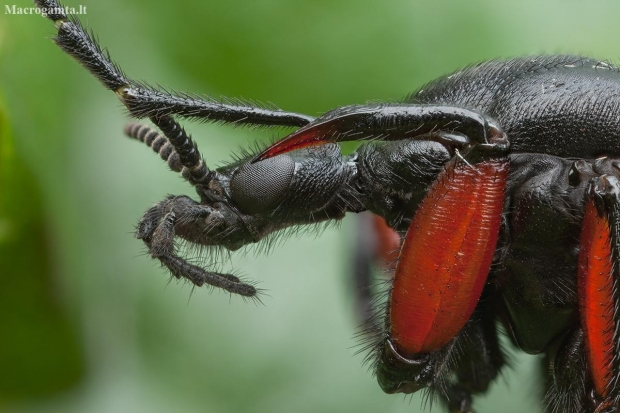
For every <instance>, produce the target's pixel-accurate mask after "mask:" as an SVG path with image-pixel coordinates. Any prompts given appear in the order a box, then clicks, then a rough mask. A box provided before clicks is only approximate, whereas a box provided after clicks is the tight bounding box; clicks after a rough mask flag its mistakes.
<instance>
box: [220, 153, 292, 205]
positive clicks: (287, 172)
mask: <svg viewBox="0 0 620 413" xmlns="http://www.w3.org/2000/svg"><path fill="white" fill-rule="evenodd" d="M294 173H295V162H294V161H293V160H292V159H291V157H290V156H288V155H282V156H276V157H273V158H269V159H266V160H264V161H260V162H256V163H249V162H248V163H246V164H244V165H242V166H240V167H239V169H237V170H236V171H235V173H234V175H233V177H232V179H231V181H230V191H231V196H232V199H233V201H234V202H235V204H236V205H237V206H238V207H239V209H241V210H242V211H243V212H245V213H248V214H256V213H265V212H271V210H272V209H273V207H275V206H276V205H277V204H278V203H279V202H280V201H281V200H282V198H283V197H284V196H285V195H286V191H287V190H288V188H289V186H290V183H291V180H292V178H293V175H294Z"/></svg>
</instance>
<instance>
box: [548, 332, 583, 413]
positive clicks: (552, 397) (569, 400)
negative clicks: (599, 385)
mask: <svg viewBox="0 0 620 413" xmlns="http://www.w3.org/2000/svg"><path fill="white" fill-rule="evenodd" d="M556 341H557V342H556V343H554V345H553V346H551V349H550V350H548V353H547V358H549V359H550V361H551V363H550V366H549V370H548V374H550V376H551V377H550V378H549V380H548V386H547V387H548V389H547V395H546V397H545V405H546V411H547V412H548V413H584V412H592V411H593V410H594V409H593V408H594V406H593V404H592V401H593V400H592V399H591V397H590V395H589V394H588V385H587V382H588V377H587V374H588V362H587V360H586V356H585V352H584V342H583V332H582V330H581V329H579V328H577V329H574V330H573V331H571V332H569V333H568V334H566V335H564V336H561V338H560V339H559V340H556Z"/></svg>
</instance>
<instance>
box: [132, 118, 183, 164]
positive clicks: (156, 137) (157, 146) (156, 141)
mask: <svg viewBox="0 0 620 413" xmlns="http://www.w3.org/2000/svg"><path fill="white" fill-rule="evenodd" d="M123 132H125V135H127V136H129V137H130V138H134V139H137V140H139V141H140V142H142V143H144V144H146V146H148V147H149V148H151V149H152V150H153V151H154V152H155V153H157V154H159V156H160V157H161V159H163V160H164V162H166V163H167V164H168V166H169V167H170V169H172V170H173V171H174V172H181V171H182V170H183V165H181V160H180V159H179V154H178V153H177V152H176V151H175V150H174V147H173V146H172V145H171V144H170V142H168V139H166V137H165V136H163V135H162V134H160V133H159V132H158V131H156V130H155V129H153V128H151V127H150V126H147V125H142V124H140V123H130V124H128V125H127V126H125V129H123Z"/></svg>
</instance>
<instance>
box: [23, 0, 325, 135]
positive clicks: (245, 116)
mask: <svg viewBox="0 0 620 413" xmlns="http://www.w3.org/2000/svg"><path fill="white" fill-rule="evenodd" d="M35 4H36V5H37V6H39V7H41V8H45V9H47V10H52V9H53V10H54V12H53V13H50V14H48V15H47V17H48V18H49V19H50V20H52V21H54V22H55V23H56V27H57V29H58V35H57V36H56V38H55V41H56V44H57V45H58V46H59V47H60V48H61V49H62V50H64V51H65V52H66V53H67V54H69V55H71V56H73V57H74V58H75V59H76V60H77V61H78V62H79V63H80V64H81V65H82V66H84V67H85V68H86V69H87V70H88V71H89V72H90V73H92V74H93V75H94V76H95V77H96V78H97V79H99V81H101V83H103V85H104V86H105V87H106V88H107V89H109V90H112V91H114V92H116V93H117V95H118V96H119V98H120V99H121V101H122V102H123V103H124V104H125V106H126V107H127V109H128V110H129V113H130V114H131V115H133V116H135V117H138V118H152V117H158V118H161V117H163V116H169V115H174V114H176V115H179V116H183V117H192V118H200V119H204V120H205V121H213V122H229V123H235V124H251V125H268V126H269V125H276V126H303V125H306V124H307V123H309V122H311V121H312V120H313V118H312V117H310V116H305V115H301V114H297V113H292V112H284V111H282V110H279V109H267V108H260V107H255V106H250V105H248V104H245V103H243V102H235V101H233V100H231V102H232V103H226V102H218V101H216V100H215V99H210V98H202V97H199V96H194V95H190V94H184V93H179V94H175V93H170V92H167V91H162V90H157V89H154V88H152V87H149V86H147V85H145V84H142V83H140V82H136V81H134V80H132V79H129V78H127V77H126V76H125V75H124V74H123V72H122V70H121V69H120V68H119V67H118V66H117V65H116V64H115V63H114V62H112V60H111V59H110V56H109V55H108V53H107V51H104V50H102V49H101V47H100V46H99V45H98V44H97V42H96V41H95V40H94V38H93V36H92V35H90V34H89V33H88V32H87V31H86V30H85V29H84V27H83V26H82V24H81V23H80V22H79V21H78V20H77V19H76V18H74V17H71V16H69V17H68V16H66V15H65V13H64V12H63V9H62V7H63V6H62V5H61V4H60V3H59V2H58V1H56V0H35Z"/></svg>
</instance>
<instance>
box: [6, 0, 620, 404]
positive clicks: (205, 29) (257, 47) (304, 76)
mask: <svg viewBox="0 0 620 413" xmlns="http://www.w3.org/2000/svg"><path fill="white" fill-rule="evenodd" d="M15 1H16V3H15V4H16V5H17V6H29V5H30V3H29V2H27V1H22V0H15ZM5 4H7V3H3V4H2V13H0V411H3V412H4V411H6V412H56V411H58V412H147V411H148V412H167V411H172V410H175V411H183V412H317V411H321V412H367V411H381V412H415V411H418V409H419V408H420V404H421V397H420V396H419V395H414V396H413V397H403V396H399V395H396V396H388V395H385V394H383V393H382V392H381V390H380V389H379V387H378V385H377V384H376V382H375V380H374V379H373V377H372V376H371V374H370V373H369V372H368V371H367V370H366V368H364V367H362V366H361V361H362V357H360V356H354V353H355V348H354V345H355V340H354V339H353V338H352V336H353V334H354V332H355V326H356V324H357V322H356V320H355V318H354V316H353V311H352V291H351V289H350V286H349V284H348V281H347V279H346V275H347V272H348V271H349V263H348V261H347V256H348V254H349V252H350V249H351V241H352V234H353V233H354V232H353V229H354V228H353V221H351V220H345V222H344V223H343V225H342V227H341V229H340V230H336V229H330V230H328V231H326V232H325V233H324V234H323V235H322V236H321V237H319V238H316V237H315V236H313V235H307V236H302V237H299V238H293V239H290V240H288V241H287V242H286V243H285V244H283V245H281V246H280V247H278V248H276V249H275V250H274V251H273V252H272V253H271V254H270V255H268V256H258V257H256V256H254V254H251V253H250V254H247V255H243V254H235V255H234V256H233V266H234V267H235V268H236V269H238V270H240V271H241V272H242V273H244V274H245V275H247V276H248V277H249V278H251V279H255V280H259V281H260V287H262V288H265V289H267V290H268V296H266V297H264V300H263V301H264V303H265V305H264V306H261V305H258V306H257V305H254V304H252V303H247V302H244V301H243V300H241V299H239V298H236V297H232V298H230V297H229V296H228V295H226V294H222V293H218V292H214V293H211V292H209V291H207V290H204V289H198V290H194V291H192V289H191V288H190V287H189V286H188V285H183V284H177V283H175V282H172V283H170V284H168V278H167V276H166V275H165V274H164V273H163V271H162V270H160V268H158V266H157V265H156V264H154V263H153V262H152V261H151V260H149V259H148V258H147V257H145V256H144V250H143V248H142V246H141V243H140V242H138V241H137V240H135V239H133V236H132V229H133V227H134V225H135V224H136V222H137V220H138V218H139V217H140V216H141V214H142V212H143V211H144V210H146V209H147V208H148V207H149V206H150V205H151V204H152V203H154V202H156V201H158V200H160V199H161V198H163V197H164V196H165V195H167V194H169V193H174V194H181V193H186V194H192V190H191V189H190V188H189V187H188V186H187V185H186V184H185V183H184V182H183V181H181V179H180V178H179V177H177V176H175V174H173V173H170V172H169V171H168V170H167V168H166V167H165V165H164V164H163V163H162V162H161V161H160V160H159V159H158V158H157V157H156V156H155V155H154V154H152V153H151V152H150V150H148V149H147V148H145V147H144V146H143V145H140V144H138V143H136V142H132V141H129V140H128V139H126V138H124V137H123V135H122V132H121V130H122V127H123V125H124V124H125V122H126V121H127V119H126V116H125V115H124V110H123V109H122V108H121V107H120V104H119V103H118V102H117V100H116V98H115V97H114V95H113V94H112V93H109V92H106V91H105V90H104V89H103V87H102V86H100V85H99V84H98V83H97V81H96V80H95V79H94V78H92V77H91V76H90V75H89V74H88V73H87V72H86V71H85V70H84V69H82V68H81V67H79V66H78V64H76V63H75V62H74V61H73V60H72V59H70V58H69V57H67V56H65V55H64V54H63V53H62V52H61V51H60V50H59V49H58V48H57V47H56V46H55V45H54V44H53V43H52V42H51V41H49V40H48V39H47V37H49V36H51V35H53V33H54V28H53V25H52V24H51V23H50V22H49V21H46V20H44V19H43V18H41V17H40V16H15V15H6V14H4V12H5V9H4V6H5ZM9 4H12V3H9ZM80 4H81V5H84V6H86V7H87V13H88V14H87V15H86V16H81V19H82V21H83V22H85V23H87V24H88V25H90V26H91V27H92V28H93V29H94V30H95V31H96V33H97V34H98V36H99V38H100V41H101V43H102V44H103V45H104V46H106V47H109V48H110V52H111V53H112V56H113V57H114V59H115V60H116V61H117V62H119V63H120V64H121V66H122V67H123V68H124V69H125V70H126V72H127V73H128V74H129V75H130V76H132V77H135V78H138V79H145V80H148V81H149V82H152V83H158V84H161V85H164V86H166V87H169V88H174V89H177V90H187V91H195V92H201V93H207V94H211V95H214V96H219V95H226V96H233V97H244V98H251V99H256V100H260V101H270V102H274V103H276V104H277V105H278V106H280V107H282V108H284V109H287V110H291V111H298V112H303V113H306V114H311V115H318V114H320V113H322V112H324V111H326V110H328V109H330V108H333V107H336V106H340V105H346V104H352V103H363V102H365V101H367V100H397V99H400V98H402V97H404V96H405V95H406V94H407V93H408V92H410V91H412V90H414V89H416V88H417V87H419V86H421V85H422V84H424V83H425V82H427V81H429V80H431V79H433V78H435V77H437V76H439V75H442V74H445V73H448V72H450V71H453V70H455V69H457V68H459V67H461V66H463V65H466V64H469V63H472V62H477V61H480V60H484V59H489V58H495V57H513V56H521V55H528V54H537V53H581V54H585V55H591V56H593V57H600V58H611V59H614V58H617V57H618V55H619V51H618V47H617V46H616V44H617V42H618V39H619V38H620V25H619V24H618V22H617V17H618V16H620V3H619V2H617V1H615V0H607V1H602V0H595V1H590V2H584V1H580V0H555V1H534V0H527V1H520V2H517V1H510V2H509V1H503V0H468V1H458V0H450V1H437V0H435V1H431V0H424V1H412V0H409V1H404V0H399V1H369V0H358V1H342V0H329V1H328V0H314V1H310V0H306V1H292V0H253V1H244V0H232V1H226V2H222V1H217V2H216V1H210V0H208V1H189V0H177V1H174V2H172V1H169V2H153V1H146V0H131V1H130V0H126V1H120V0H107V1H105V2H102V1H99V2H97V1H94V0H81V1H80V2H79V3H78V2H75V1H72V2H71V3H70V4H69V5H71V6H77V5H80ZM187 129H188V130H189V131H190V132H191V133H192V134H193V135H194V136H195V137H196V139H197V141H198V142H199V145H200V148H201V149H202V151H203V153H204V154H205V155H206V157H207V159H208V161H209V163H210V164H211V165H216V164H221V163H222V162H225V161H227V160H229V159H230V157H229V154H230V152H231V151H233V150H236V149H237V148H238V147H239V146H246V145H248V143H249V142H253V141H256V140H269V139H271V138H273V137H274V136H276V134H277V132H274V131H251V130H246V129H233V128H230V127H214V126H211V125H200V124H191V125H187ZM536 369H537V358H536V357H525V356H515V358H514V369H513V370H512V371H510V372H506V373H505V375H504V379H500V380H499V383H498V384H496V385H495V386H494V387H493V389H492V391H491V392H490V394H489V395H488V396H487V397H485V398H484V399H480V400H479V401H478V403H477V406H478V408H479V411H480V412H483V413H484V412H496V411H502V412H523V411H532V412H536V411H538V410H539V407H538V405H539V402H538V399H539V396H540V395H539V391H538V390H537V389H538V385H539V381H538V380H537V379H536V378H535V376H536V374H535V373H536Z"/></svg>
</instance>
